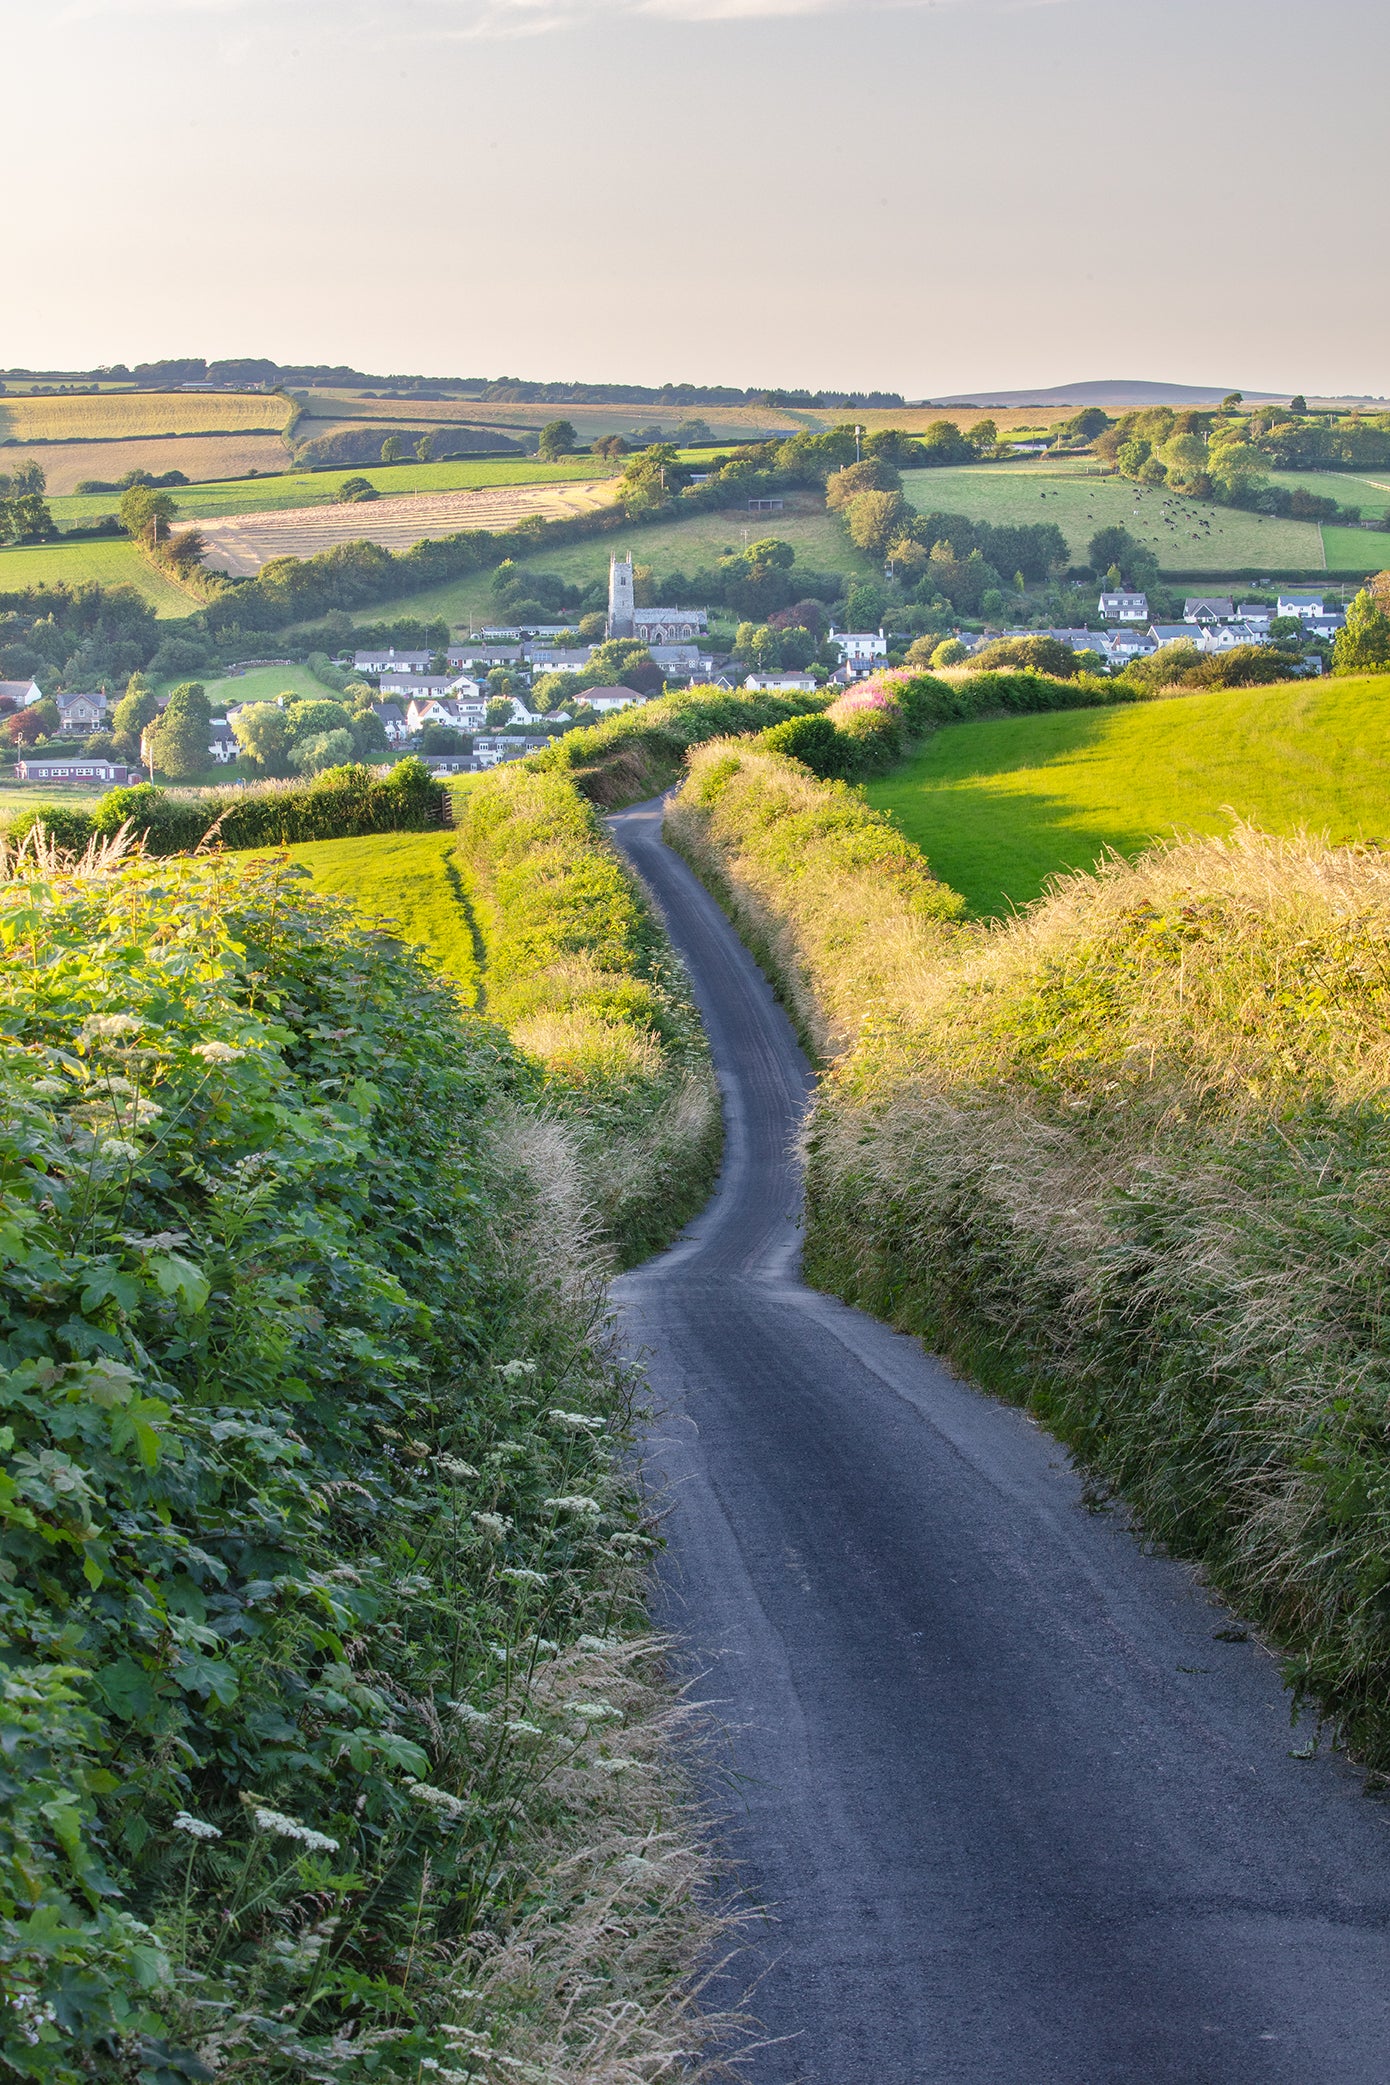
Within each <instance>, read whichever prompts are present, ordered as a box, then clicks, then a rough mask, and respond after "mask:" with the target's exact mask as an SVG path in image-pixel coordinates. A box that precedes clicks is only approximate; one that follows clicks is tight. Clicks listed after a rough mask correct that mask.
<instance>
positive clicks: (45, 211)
mask: <svg viewBox="0 0 1390 2085" xmlns="http://www.w3.org/2000/svg"><path fill="white" fill-rule="evenodd" d="M0 50H3V53H4V64H5V72H6V80H7V89H8V91H7V96H6V99H7V106H8V110H9V117H10V123H9V131H10V138H11V145H12V150H11V152H10V155H9V160H8V165H7V168H6V172H5V175H4V177H3V186H0V231H2V232H3V245H2V246H0V252H3V255H4V278H5V296H4V300H3V322H2V323H0V366H3V365H8V366H11V367H16V366H25V365H27V366H35V367H85V366H88V365H91V364H95V363H98V362H112V361H124V362H134V361H137V360H141V359H148V358H153V357H156V356H161V355H174V354H203V355H208V356H210V357H211V356H218V355H239V354H260V355H271V356H274V357H276V358H277V359H278V360H281V361H286V362H299V361H306V362H320V361H321V362H348V363H352V364H354V365H355V366H356V367H358V368H362V369H367V370H372V371H379V372H382V373H390V372H421V373H425V374H438V375H459V376H462V375H484V374H486V375H498V374H501V373H503V372H505V373H507V374H511V375H518V376H526V377H535V378H551V379H560V378H576V379H583V380H589V381H610V382H622V381H628V382H638V383H660V382H662V381H665V380H673V381H688V382H693V383H733V384H756V385H763V384H769V385H775V384H784V385H810V386H821V385H825V386H835V387H843V388H850V387H863V388H888V389H892V390H899V391H902V392H903V393H904V394H905V395H906V396H907V397H910V398H921V397H934V396H938V395H941V394H944V393H947V392H950V391H959V390H966V389H970V390H974V391H977V392H984V391H988V389H989V388H990V387H991V386H994V387H995V388H997V389H1004V388H1017V387H1019V386H1023V385H1030V384H1037V385H1044V384H1055V383H1063V382H1068V381H1078V380H1081V379H1083V378H1089V377H1147V378H1156V379H1162V380H1166V381H1173V382H1184V383H1219V384H1223V385H1225V384H1238V385H1241V386H1243V387H1245V388H1248V389H1251V390H1269V391H1285V390H1290V389H1293V390H1301V391H1305V392H1308V393H1310V394H1312V393H1319V394H1323V393H1327V394H1333V395H1336V394H1342V393H1360V392H1367V393H1371V394H1374V395H1381V394H1390V353H1387V342H1390V269H1387V267H1386V265H1385V259H1384V239H1385V234H1384V223H1385V205H1386V201H1387V192H1388V191H1390V180H1388V179H1387V176H1390V122H1387V119H1386V104H1387V92H1386V89H1387V79H1390V7H1388V6H1386V5H1385V4H1384V0H1321V4H1320V5H1319V6H1318V7H1316V8H1311V7H1308V6H1307V5H1299V6H1294V5H1292V4H1291V0H0Z"/></svg>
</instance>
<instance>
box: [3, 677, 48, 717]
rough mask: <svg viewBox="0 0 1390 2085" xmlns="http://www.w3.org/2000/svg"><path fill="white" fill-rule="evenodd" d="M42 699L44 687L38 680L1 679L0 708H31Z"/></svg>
mask: <svg viewBox="0 0 1390 2085" xmlns="http://www.w3.org/2000/svg"><path fill="white" fill-rule="evenodd" d="M42 701H43V689H42V688H41V687H40V686H39V684H38V682H37V681H28V680H25V681H0V709H7V710H12V709H31V708H32V707H33V705H34V704H35V703H36V702H42Z"/></svg>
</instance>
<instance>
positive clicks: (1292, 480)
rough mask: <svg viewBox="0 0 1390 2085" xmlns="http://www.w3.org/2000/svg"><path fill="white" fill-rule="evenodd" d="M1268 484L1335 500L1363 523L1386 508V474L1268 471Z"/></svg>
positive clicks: (1389, 500)
mask: <svg viewBox="0 0 1390 2085" xmlns="http://www.w3.org/2000/svg"><path fill="white" fill-rule="evenodd" d="M1269 482H1270V484H1271V485H1284V486H1287V488H1288V490H1289V491H1290V492H1299V491H1302V492H1311V493H1314V494H1316V496H1317V497H1318V498H1319V499H1324V500H1336V501H1337V503H1338V504H1339V505H1340V506H1344V507H1359V508H1360V509H1361V512H1362V514H1363V516H1364V517H1365V519H1366V520H1367V521H1370V520H1372V519H1373V518H1374V516H1376V515H1377V514H1383V513H1384V512H1385V510H1386V508H1387V507H1390V470H1383V471H1271V472H1270V473H1269Z"/></svg>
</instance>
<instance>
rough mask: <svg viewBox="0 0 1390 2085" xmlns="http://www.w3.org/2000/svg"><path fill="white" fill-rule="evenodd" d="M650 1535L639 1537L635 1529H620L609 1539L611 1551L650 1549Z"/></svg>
mask: <svg viewBox="0 0 1390 2085" xmlns="http://www.w3.org/2000/svg"><path fill="white" fill-rule="evenodd" d="M651 1539H652V1538H651V1536H650V1535H639V1534H638V1533H637V1532H636V1530H635V1529H634V1528H618V1529H617V1530H616V1531H615V1532H614V1533H613V1534H611V1535H610V1536H609V1537H608V1547H609V1548H610V1549H649V1548H650V1547H651Z"/></svg>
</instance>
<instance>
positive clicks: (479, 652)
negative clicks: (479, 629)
mask: <svg viewBox="0 0 1390 2085" xmlns="http://www.w3.org/2000/svg"><path fill="white" fill-rule="evenodd" d="M444 656H445V658H446V659H447V660H448V662H449V671H450V672H451V673H462V671H463V669H464V668H465V667H466V666H520V665H521V664H522V663H523V660H524V654H523V652H522V648H521V646H520V645H519V644H487V643H485V642H484V640H483V639H482V638H481V637H473V638H470V639H469V640H468V642H467V643H466V644H451V645H450V647H449V649H448V651H447V652H446V653H445V654H444Z"/></svg>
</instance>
